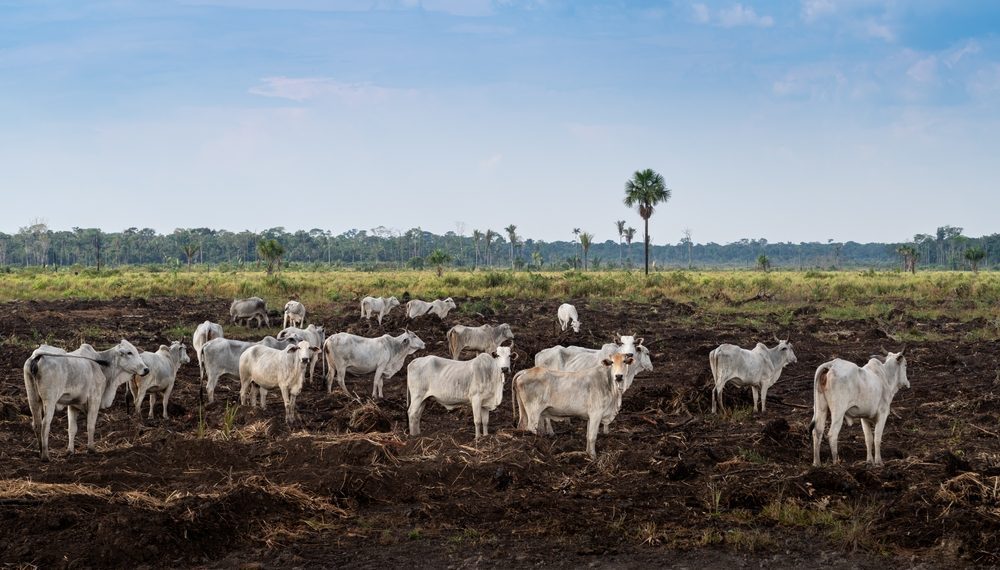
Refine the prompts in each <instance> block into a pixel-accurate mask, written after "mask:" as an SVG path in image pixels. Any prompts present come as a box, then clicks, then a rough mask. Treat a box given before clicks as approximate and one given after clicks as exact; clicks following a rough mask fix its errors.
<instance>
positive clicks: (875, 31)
mask: <svg viewBox="0 0 1000 570" xmlns="http://www.w3.org/2000/svg"><path fill="white" fill-rule="evenodd" d="M864 32H865V34H866V35H867V36H868V37H871V38H876V39H880V40H885V41H886V42H894V41H896V34H895V33H894V32H893V31H892V29H891V28H889V26H887V25H885V24H883V23H880V22H876V21H874V20H868V21H867V22H865V26H864Z"/></svg>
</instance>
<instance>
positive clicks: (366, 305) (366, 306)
mask: <svg viewBox="0 0 1000 570" xmlns="http://www.w3.org/2000/svg"><path fill="white" fill-rule="evenodd" d="M398 306H399V299H396V298H395V297H389V298H388V299H386V298H385V297H365V298H364V299H361V318H363V319H370V318H372V315H376V316H377V317H378V324H379V325H381V324H382V319H383V318H385V316H386V315H388V314H389V311H391V310H392V309H393V307H398Z"/></svg>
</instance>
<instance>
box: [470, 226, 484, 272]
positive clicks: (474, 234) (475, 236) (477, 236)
mask: <svg viewBox="0 0 1000 570" xmlns="http://www.w3.org/2000/svg"><path fill="white" fill-rule="evenodd" d="M481 239H483V232H481V231H479V230H472V242H473V243H475V244H476V262H475V263H473V264H472V268H473V269H477V268H478V267H479V240H481Z"/></svg>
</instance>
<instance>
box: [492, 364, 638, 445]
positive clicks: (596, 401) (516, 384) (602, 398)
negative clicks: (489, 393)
mask: <svg viewBox="0 0 1000 570" xmlns="http://www.w3.org/2000/svg"><path fill="white" fill-rule="evenodd" d="M633 362H634V359H633V358H632V357H631V356H629V355H627V354H622V353H615V354H612V355H611V356H609V357H607V358H605V359H603V360H601V362H600V364H598V365H597V366H595V367H593V368H589V369H586V370H574V371H570V372H564V371H561V370H550V369H548V368H539V367H535V368H529V369H527V370H522V371H520V372H518V373H517V374H515V375H514V380H513V382H512V383H511V384H512V385H511V392H512V394H511V398H513V399H514V405H515V409H516V408H518V407H519V408H520V412H519V413H518V428H519V429H527V430H530V431H532V432H534V433H538V429H539V423H540V421H541V420H542V418H543V417H551V418H584V419H586V420H587V455H589V456H590V458H591V459H595V458H596V457H597V431H598V428H599V427H600V425H601V424H602V423H611V422H612V421H613V420H614V419H615V416H617V415H618V410H619V407H620V405H621V393H622V390H623V389H624V385H625V375H626V374H628V368H629V366H630V365H632V363H633Z"/></svg>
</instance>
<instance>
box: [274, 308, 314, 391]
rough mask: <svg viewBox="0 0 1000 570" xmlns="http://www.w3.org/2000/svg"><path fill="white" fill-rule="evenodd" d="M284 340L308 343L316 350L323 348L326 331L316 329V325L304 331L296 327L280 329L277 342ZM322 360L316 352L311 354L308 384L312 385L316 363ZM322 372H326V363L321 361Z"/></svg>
mask: <svg viewBox="0 0 1000 570" xmlns="http://www.w3.org/2000/svg"><path fill="white" fill-rule="evenodd" d="M286 339H296V340H305V341H309V346H315V347H316V348H317V350H321V349H322V348H323V342H324V341H326V331H325V330H324V329H323V327H317V326H316V324H315V323H314V324H311V325H309V326H308V327H306V328H304V329H300V328H296V327H288V328H285V329H282V331H281V332H279V333H278V340H286ZM318 360H322V359H321V358H320V355H319V353H318V352H316V353H313V359H312V362H310V363H309V383H310V384H312V382H313V378H314V376H315V374H316V362H317V361H318ZM323 370H324V372H325V371H326V361H325V360H324V361H323Z"/></svg>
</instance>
